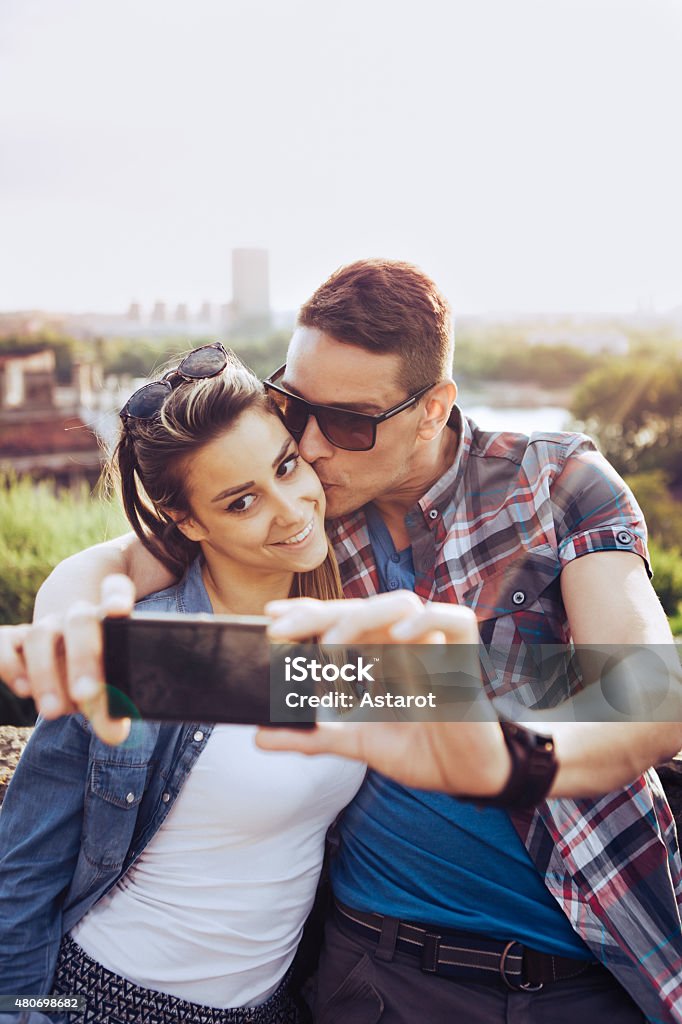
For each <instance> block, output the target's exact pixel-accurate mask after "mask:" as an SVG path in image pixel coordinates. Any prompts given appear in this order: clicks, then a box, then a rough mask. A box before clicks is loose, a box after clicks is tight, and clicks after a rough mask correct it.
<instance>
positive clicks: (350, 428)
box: [263, 363, 434, 452]
mask: <svg viewBox="0 0 682 1024" xmlns="http://www.w3.org/2000/svg"><path fill="white" fill-rule="evenodd" d="M285 370H286V363H285V364H284V366H280V368H279V369H278V370H275V372H274V373H273V374H272V375H271V376H270V377H267V378H266V379H265V380H264V381H263V384H264V385H265V387H266V388H267V390H268V393H269V394H270V396H271V397H272V398H273V399H274V401H275V403H276V405H277V408H278V409H279V411H280V413H281V414H282V418H283V420H284V425H285V426H286V428H287V430H288V431H289V433H290V434H293V436H294V437H295V438H296V440H297V441H300V439H301V437H302V436H303V431H304V430H305V428H306V425H307V423H308V418H309V417H310V416H314V417H315V419H316V421H317V425H318V427H319V428H320V432H321V433H322V434H323V435H324V436H325V437H326V439H327V440H328V441H329V443H330V444H333V445H334V447H335V448H343V450H344V451H347V452H368V451H369V450H370V449H371V448H373V447H374V445H375V444H376V439H377V426H378V424H379V423H383V422H384V420H390V419H391V418H392V417H393V416H397V415H398V413H400V412H404V411H405V409H410V408H411V407H412V406H413V405H415V404H416V403H417V402H418V401H419V399H420V398H421V397H422V395H425V394H426V392H427V391H428V390H429V389H430V388H432V387H433V386H434V385H433V384H427V386H426V387H425V388H422V389H421V391H417V393H416V394H415V395H410V397H409V398H406V399H404V401H402V402H399V403H398V404H397V405H393V406H391V408H390V409H386V411H385V412H382V413H378V414H377V415H376V416H373V415H372V414H371V413H367V412H352V411H351V410H350V409H342V408H340V407H339V406H336V405H314V404H313V403H312V402H306V400H305V399H304V398H299V396H298V395H292V394H291V392H290V391H287V390H286V388H283V387H282V385H281V384H279V383H278V381H281V379H282V377H283V375H284V371H285Z"/></svg>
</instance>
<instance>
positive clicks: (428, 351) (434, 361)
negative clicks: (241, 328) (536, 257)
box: [298, 259, 454, 394]
mask: <svg viewBox="0 0 682 1024" xmlns="http://www.w3.org/2000/svg"><path fill="white" fill-rule="evenodd" d="M298 324H299V326H301V327H313V328H317V330H319V331H324V333H325V334H329V335H331V337H332V338H335V339H336V340H337V341H342V342H345V343H346V344H348V345H356V346H357V347H358V348H363V349H366V350H367V351H369V352H378V353H384V352H395V353H396V354H397V355H399V356H401V358H402V367H403V369H402V370H401V372H400V376H399V383H400V384H401V386H403V387H404V389H405V392H406V394H413V393H414V392H415V391H418V390H419V389H420V388H423V387H427V385H429V384H434V383H435V382H436V381H439V380H443V379H444V378H447V377H449V376H450V374H451V372H452V355H453V347H454V342H453V332H452V317H451V313H450V306H449V303H448V301H447V299H446V298H445V296H444V295H442V293H441V292H440V291H439V290H438V288H437V287H436V285H435V284H434V282H433V281H432V280H431V279H430V278H429V277H427V276H426V274H424V273H423V272H422V271H421V270H420V269H419V268H418V267H415V266H413V265H412V264H411V263H399V262H397V261H395V260H381V259H371V260H358V262H357V263H351V264H349V265H348V266H347V267H341V268H340V269H339V270H336V271H335V272H334V273H333V274H332V276H331V277H330V278H329V279H328V280H327V281H325V282H324V284H322V285H320V287H319V288H318V289H317V291H316V292H315V293H314V294H313V295H312V296H311V298H310V299H308V301H307V302H305V303H304V304H303V306H301V309H300V312H299V314H298Z"/></svg>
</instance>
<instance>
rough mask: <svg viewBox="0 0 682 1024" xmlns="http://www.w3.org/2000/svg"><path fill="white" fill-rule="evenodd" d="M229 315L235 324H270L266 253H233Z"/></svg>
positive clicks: (268, 277) (255, 250) (249, 250)
mask: <svg viewBox="0 0 682 1024" xmlns="http://www.w3.org/2000/svg"><path fill="white" fill-rule="evenodd" d="M232 312H233V316H234V318H235V320H236V321H242V322H247V321H250V322H260V323H269V321H270V273H269V267H268V251H267V249H233V250H232Z"/></svg>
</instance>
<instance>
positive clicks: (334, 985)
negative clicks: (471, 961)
mask: <svg viewBox="0 0 682 1024" xmlns="http://www.w3.org/2000/svg"><path fill="white" fill-rule="evenodd" d="M378 1021H381V1024H645V1022H646V1018H645V1016H644V1014H643V1013H642V1011H641V1010H640V1009H639V1008H638V1007H637V1006H636V1005H635V1003H633V1001H632V1000H631V999H630V997H629V996H628V995H627V993H626V992H625V990H624V989H623V988H621V986H620V985H619V984H618V982H617V981H616V980H615V978H614V977H613V976H612V975H611V974H609V973H608V971H606V970H603V969H601V968H590V969H588V970H586V971H585V972H584V973H583V974H581V975H579V976H578V977H577V978H571V979H569V980H567V981H555V982H552V983H551V984H548V985H545V987H544V988H543V989H542V990H541V991H540V992H512V991H510V990H509V989H507V988H505V986H504V983H503V982H502V981H501V980H500V983H499V985H498V984H475V983H473V982H472V983H462V982H460V981H453V980H452V979H451V978H443V977H439V976H437V975H433V974H427V973H424V972H423V971H422V970H421V967H420V963H419V960H418V959H417V958H416V957H412V956H410V955H409V954H406V953H402V952H400V951H399V950H396V949H395V948H391V941H390V939H389V938H388V936H387V930H386V929H385V930H384V934H383V935H382V938H381V939H380V940H379V942H378V943H375V942H373V941H371V940H368V939H365V938H363V937H361V936H358V935H356V934H354V933H352V934H351V933H350V932H349V931H347V930H346V929H345V928H344V926H343V922H339V921H338V920H337V919H333V918H332V919H330V920H328V922H327V926H326V930H325V940H324V945H323V947H322V955H321V959H320V965H319V973H318V978H317V1002H316V1013H315V1022H316V1024H376V1022H378Z"/></svg>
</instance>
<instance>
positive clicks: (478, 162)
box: [0, 0, 682, 312]
mask: <svg viewBox="0 0 682 1024" xmlns="http://www.w3.org/2000/svg"><path fill="white" fill-rule="evenodd" d="M681 100H682V0H420V2H419V3H416V2H415V0H343V2H342V3H339V2H338V0H333V2H331V0H59V2H58V3H56V2H54V0H0V311H6V310H12V309H26V308H35V307H38V308H44V309H51V310H68V311H72V312H77V311H83V310H98V311H110V312H116V311H124V310H125V309H126V308H127V306H128V304H129V302H130V301H131V299H137V300H139V301H140V302H142V303H143V304H145V305H146V306H149V305H150V304H151V303H152V302H153V301H154V300H156V299H163V300H165V301H166V302H168V303H169V304H171V305H172V304H173V303H176V302H181V301H184V302H188V303H189V304H190V306H191V307H196V306H198V304H199V303H200V302H201V301H202V300H203V299H210V300H212V301H215V302H219V301H228V300H229V298H230V250H231V248H233V247H237V246H251V245H253V246H264V247H266V248H268V249H269V250H270V254H271V291H272V300H273V305H274V307H275V308H279V309H291V308H295V307H296V306H297V305H299V304H300V302H302V301H303V300H304V299H305V298H306V297H307V296H308V294H309V293H310V292H311V291H312V290H313V289H314V288H315V287H316V285H317V284H319V283H320V282H321V281H322V280H323V279H324V278H325V277H326V276H327V275H328V274H329V273H330V272H331V271H332V270H333V269H334V268H335V267H337V266H339V265H340V264H343V263H346V262H349V261H350V260H353V259H357V258H359V257H362V256H373V255H379V256H388V257H393V258H399V259H407V260H410V261H412V262H415V263H417V264H419V265H420V266H422V267H423V268H424V269H425V270H426V271H427V272H429V273H430V274H432V276H433V277H434V278H435V279H436V280H437V281H438V283H439V284H440V285H441V286H442V288H443V289H444V290H445V292H446V293H447V295H448V296H449V298H450V299H451V300H452V302H453V304H454V306H455V310H456V311H457V310H459V311H462V312H494V311H527V310H533V311H535V310H538V311H544V310H547V311H558V310H569V311H570V310H586V311H611V310H618V311H620V310H622V311H629V310H633V309H634V308H635V307H637V306H638V305H648V304H650V303H651V304H653V305H654V306H655V307H656V308H657V309H658V310H665V309H667V308H670V307H673V306H676V305H679V304H681V303H682V202H681V201H680V193H681V190H682V144H681V142H680V139H682V132H681V131H680V117H681V115H680V110H681V109H682V103H681Z"/></svg>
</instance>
